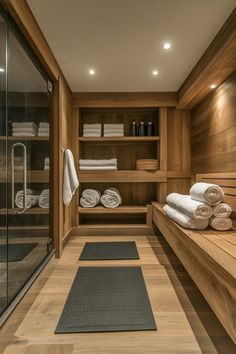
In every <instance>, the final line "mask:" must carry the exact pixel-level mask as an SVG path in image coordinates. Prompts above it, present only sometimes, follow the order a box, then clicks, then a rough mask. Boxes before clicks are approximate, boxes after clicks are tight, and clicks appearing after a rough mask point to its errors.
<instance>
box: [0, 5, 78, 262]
mask: <svg viewBox="0 0 236 354" xmlns="http://www.w3.org/2000/svg"><path fill="white" fill-rule="evenodd" d="M3 2H4V3H5V5H6V7H7V8H8V10H9V12H10V14H11V15H12V17H13V18H14V20H15V21H16V22H17V24H18V26H19V28H20V29H21V30H22V32H23V34H24V35H25V37H26V38H27V40H28V41H29V43H30V45H31V46H32V48H33V49H34V51H35V52H36V54H37V55H38V57H39V59H40V61H41V62H42V63H43V65H44V67H45V69H46V70H47V72H48V74H49V75H50V77H51V79H52V81H53V83H54V96H53V122H52V125H53V139H52V144H53V191H52V192H53V200H54V203H53V241H54V247H55V248H56V255H57V256H60V255H61V252H62V246H63V242H64V241H65V239H66V236H67V234H68V232H69V231H70V229H71V227H72V216H71V212H70V209H71V206H70V207H69V208H67V207H64V206H63V203H62V183H63V151H62V149H65V148H67V147H70V144H71V109H72V93H71V90H70V88H69V86H68V84H67V82H66V80H65V77H64V75H63V73H62V71H61V69H60V67H59V65H58V63H57V61H56V59H55V57H54V55H53V53H52V51H51V49H50V47H49V45H48V43H47V41H46V39H45V37H44V35H43V33H42V32H41V30H40V28H39V26H38V24H37V22H36V20H35V18H34V16H33V14H32V12H31V10H30V8H29V6H28V4H27V2H26V0H4V1H3Z"/></svg>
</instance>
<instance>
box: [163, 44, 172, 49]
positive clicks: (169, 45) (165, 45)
mask: <svg viewBox="0 0 236 354" xmlns="http://www.w3.org/2000/svg"><path fill="white" fill-rule="evenodd" d="M163 48H164V49H165V50H168V49H170V48H171V43H170V42H164V43H163Z"/></svg>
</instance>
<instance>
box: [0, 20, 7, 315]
mask: <svg viewBox="0 0 236 354" xmlns="http://www.w3.org/2000/svg"><path fill="white" fill-rule="evenodd" d="M6 126H7V124H6V21H5V18H4V16H3V15H1V13H0V314H1V313H2V311H3V309H4V308H5V307H6V305H7V214H6V210H7V194H6V190H7V188H6V187H7V168H6V163H7V159H6Z"/></svg>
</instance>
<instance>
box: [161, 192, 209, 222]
mask: <svg viewBox="0 0 236 354" xmlns="http://www.w3.org/2000/svg"><path fill="white" fill-rule="evenodd" d="M166 202H167V204H168V205H170V206H172V207H173V208H175V209H177V210H179V211H181V212H182V213H184V214H185V215H188V216H189V217H190V218H195V219H209V218H210V217H211V216H212V214H213V210H212V207H210V206H209V205H207V204H205V203H202V202H199V201H197V200H193V199H192V198H191V197H190V195H184V194H179V193H171V194H169V195H168V196H167V198H166Z"/></svg>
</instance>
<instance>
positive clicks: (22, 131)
mask: <svg viewBox="0 0 236 354" xmlns="http://www.w3.org/2000/svg"><path fill="white" fill-rule="evenodd" d="M12 131H13V132H14V133H20V132H21V133H24V132H29V133H37V129H34V128H27V127H26V128H13V129H12Z"/></svg>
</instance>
